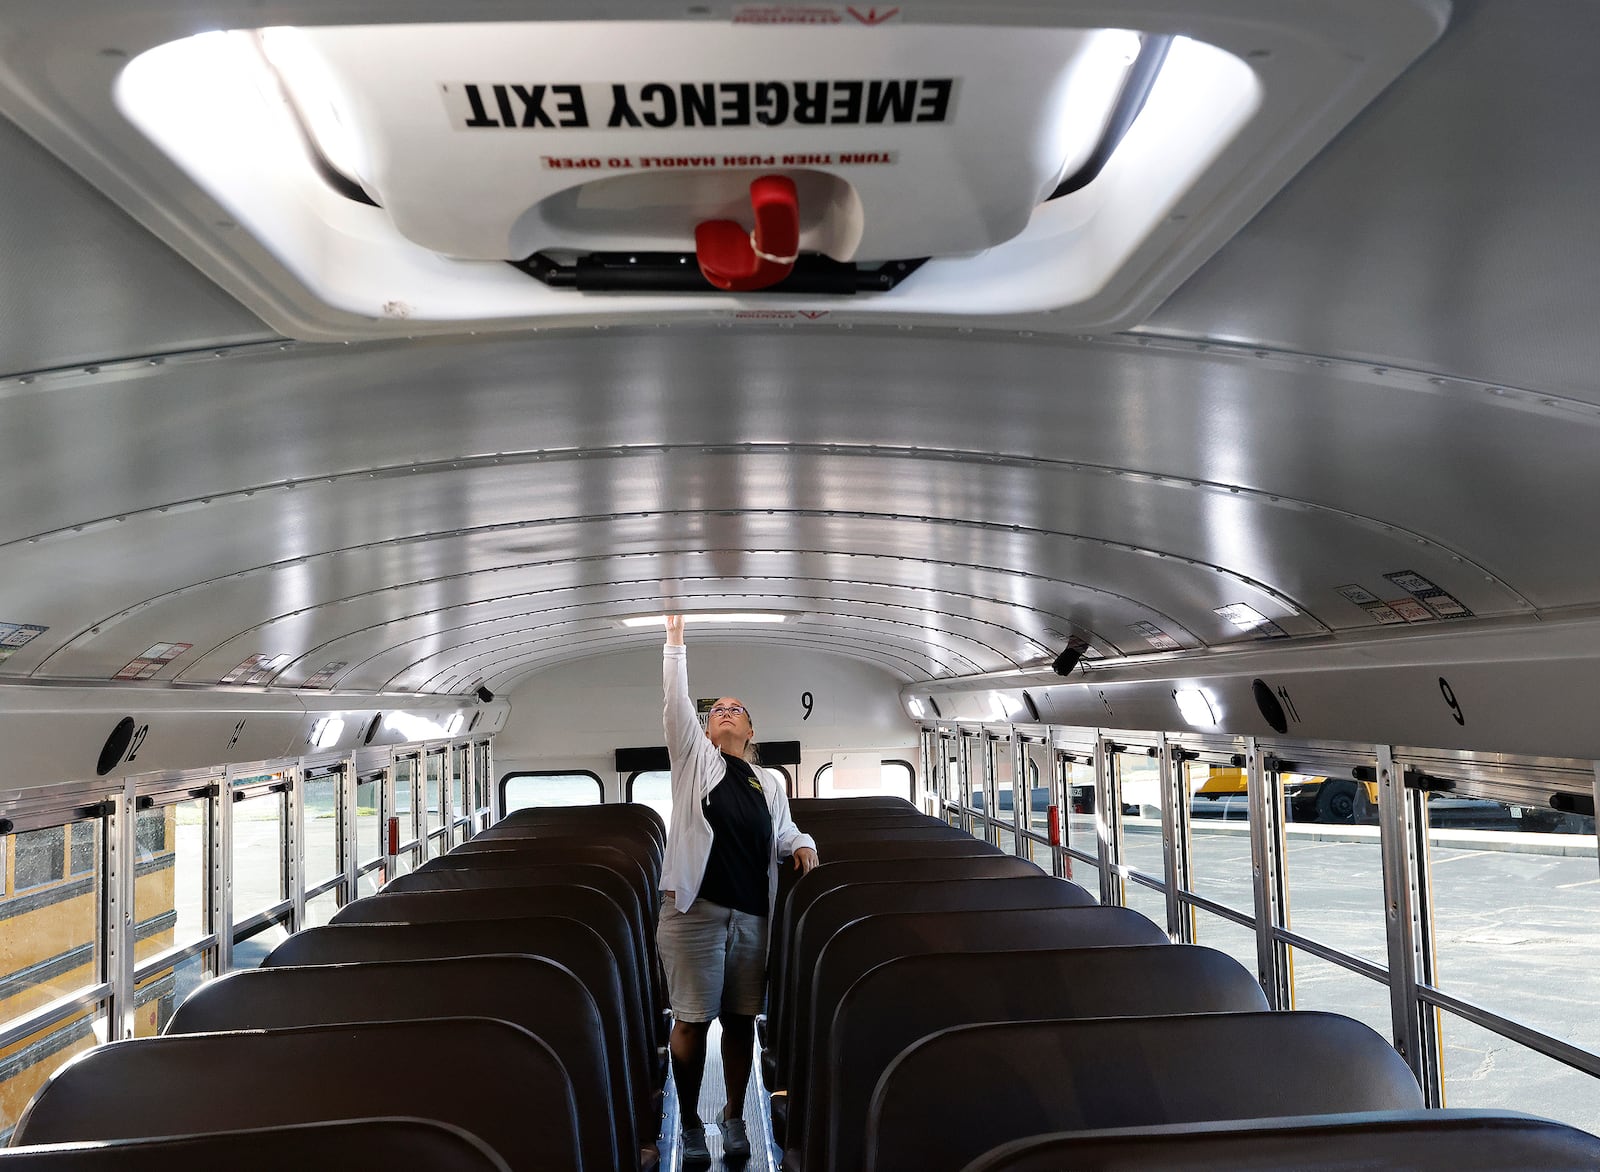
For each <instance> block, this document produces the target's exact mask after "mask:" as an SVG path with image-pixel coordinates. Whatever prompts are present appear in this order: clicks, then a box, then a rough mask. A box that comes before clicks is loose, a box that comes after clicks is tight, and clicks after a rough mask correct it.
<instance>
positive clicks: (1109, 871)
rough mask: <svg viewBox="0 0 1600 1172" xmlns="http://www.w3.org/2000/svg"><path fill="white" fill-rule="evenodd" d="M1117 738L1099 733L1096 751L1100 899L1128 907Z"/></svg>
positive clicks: (1095, 809) (1095, 800)
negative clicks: (1113, 738)
mask: <svg viewBox="0 0 1600 1172" xmlns="http://www.w3.org/2000/svg"><path fill="white" fill-rule="evenodd" d="M1120 748H1121V746H1120V745H1118V744H1117V743H1116V742H1115V741H1113V740H1111V739H1110V738H1109V737H1107V736H1105V735H1104V733H1101V734H1099V735H1097V737H1096V739H1095V754H1094V815H1095V816H1094V827H1095V833H1096V834H1097V835H1098V836H1099V839H1100V902H1101V903H1103V904H1106V905H1108V906H1116V907H1125V906H1127V903H1128V890H1127V879H1126V877H1125V876H1124V875H1123V870H1122V782H1121V779H1120V778H1119V777H1118V769H1117V752H1118V750H1119V749H1120Z"/></svg>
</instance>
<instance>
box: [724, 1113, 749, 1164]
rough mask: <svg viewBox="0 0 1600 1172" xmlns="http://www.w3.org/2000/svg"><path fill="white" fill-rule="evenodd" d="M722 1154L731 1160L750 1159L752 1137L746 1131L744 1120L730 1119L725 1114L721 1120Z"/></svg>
mask: <svg viewBox="0 0 1600 1172" xmlns="http://www.w3.org/2000/svg"><path fill="white" fill-rule="evenodd" d="M721 1127H722V1154H723V1155H724V1156H726V1157H727V1158H728V1159H730V1160H740V1161H742V1160H748V1159H749V1158H750V1135H749V1133H748V1132H746V1131H745V1129H744V1120H743V1119H729V1118H728V1116H727V1113H726V1112H724V1113H723V1116H722V1120H721Z"/></svg>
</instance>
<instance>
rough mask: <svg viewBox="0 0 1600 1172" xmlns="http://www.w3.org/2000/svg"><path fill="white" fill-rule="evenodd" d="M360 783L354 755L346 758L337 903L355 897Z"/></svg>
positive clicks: (341, 793)
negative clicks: (340, 874)
mask: <svg viewBox="0 0 1600 1172" xmlns="http://www.w3.org/2000/svg"><path fill="white" fill-rule="evenodd" d="M360 787H361V779H360V778H359V777H357V776H356V762H355V758H354V757H350V758H347V759H346V760H345V762H344V764H343V766H342V767H341V768H340V770H339V799H338V800H339V870H340V871H341V872H343V874H344V883H343V885H342V886H341V887H340V889H339V906H340V907H343V906H344V905H345V904H347V903H353V902H354V901H355V898H356V873H357V872H358V871H359V870H360V869H361V859H360V850H359V848H358V846H357V839H356V818H357V814H356V808H357V805H358V803H357V801H356V791H357V790H358V789H360Z"/></svg>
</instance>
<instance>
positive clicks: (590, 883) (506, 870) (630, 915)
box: [383, 854, 666, 1021]
mask: <svg viewBox="0 0 1600 1172" xmlns="http://www.w3.org/2000/svg"><path fill="white" fill-rule="evenodd" d="M449 857H450V856H448V855H447V856H445V859H449ZM497 857H498V856H496V855H493V854H484V855H478V856H477V858H478V859H479V860H482V859H495V858H497ZM441 861H443V860H441ZM519 861H520V860H516V859H515V857H513V859H512V860H508V861H507V863H506V865H500V864H498V863H496V864H492V865H489V866H480V865H478V864H476V863H471V862H458V863H457V864H456V865H455V866H453V867H452V866H441V867H437V868H435V869H433V870H431V871H413V872H411V873H410V874H408V875H399V876H396V877H395V878H394V879H392V880H390V881H389V882H388V883H386V884H385V885H384V887H383V890H384V891H385V892H393V893H400V892H406V891H483V890H496V889H501V888H518V887H555V886H561V885H573V886H578V887H592V888H594V889H595V890H596V891H599V892H602V893H603V894H605V895H606V896H608V897H609V898H610V899H611V901H612V902H613V903H615V904H616V905H617V906H618V907H619V908H621V909H622V912H623V915H624V916H625V917H626V918H627V921H628V927H629V928H630V929H631V931H632V935H633V947H634V950H635V951H637V952H638V953H639V955H641V956H643V957H644V958H645V968H646V971H647V972H648V973H649V974H650V976H651V983H650V986H649V992H650V998H649V1005H648V1006H647V1010H648V1014H649V1016H650V1018H651V1020H652V1021H655V1020H659V1019H660V1018H661V1013H662V1010H664V1009H665V1008H666V1000H665V990H664V989H662V988H661V987H660V985H659V984H658V982H657V974H658V973H659V971H660V965H659V964H658V963H657V962H656V947H655V937H656V934H655V921H654V920H653V919H651V918H650V914H649V912H648V910H647V909H646V908H645V907H643V906H641V905H640V903H639V893H638V892H637V891H635V890H634V889H633V887H632V886H630V885H629V883H628V881H627V879H625V878H623V877H622V876H621V875H618V874H617V873H616V872H615V871H612V870H610V869H609V868H607V867H602V866H598V865H596V864H593V863H533V862H531V861H528V862H526V863H525V864H523V865H519Z"/></svg>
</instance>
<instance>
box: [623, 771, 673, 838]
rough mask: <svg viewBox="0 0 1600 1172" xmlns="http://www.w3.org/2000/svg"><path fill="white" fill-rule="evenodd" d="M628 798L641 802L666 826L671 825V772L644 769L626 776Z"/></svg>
mask: <svg viewBox="0 0 1600 1172" xmlns="http://www.w3.org/2000/svg"><path fill="white" fill-rule="evenodd" d="M628 800H629V801H630V802H643V803H644V804H645V805H647V806H649V807H650V808H651V809H652V810H654V811H655V812H656V813H657V814H660V815H661V820H662V821H663V822H665V823H666V824H667V825H668V826H671V825H672V774H671V773H670V772H668V771H667V770H665V769H645V770H642V771H641V772H639V773H635V774H633V775H632V776H631V777H629V778H628Z"/></svg>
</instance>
